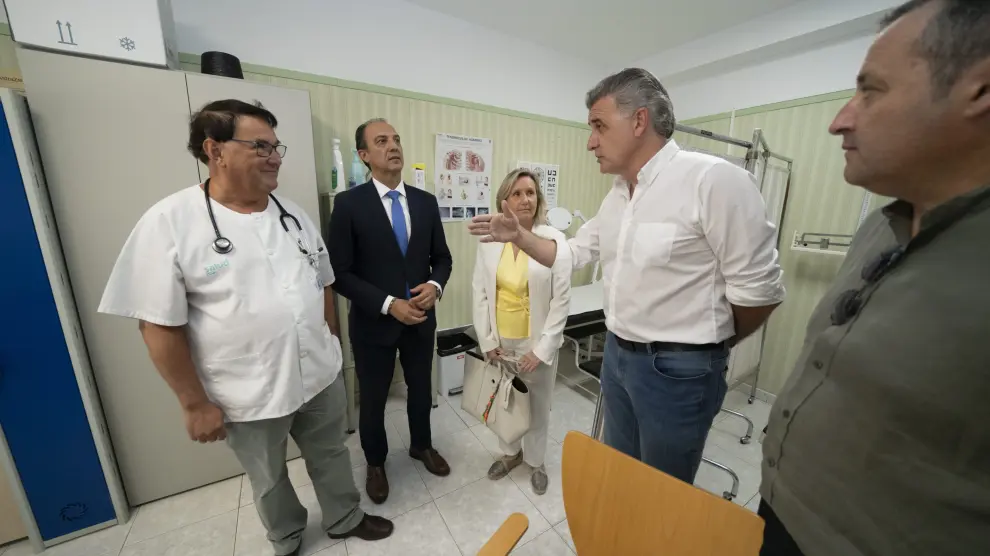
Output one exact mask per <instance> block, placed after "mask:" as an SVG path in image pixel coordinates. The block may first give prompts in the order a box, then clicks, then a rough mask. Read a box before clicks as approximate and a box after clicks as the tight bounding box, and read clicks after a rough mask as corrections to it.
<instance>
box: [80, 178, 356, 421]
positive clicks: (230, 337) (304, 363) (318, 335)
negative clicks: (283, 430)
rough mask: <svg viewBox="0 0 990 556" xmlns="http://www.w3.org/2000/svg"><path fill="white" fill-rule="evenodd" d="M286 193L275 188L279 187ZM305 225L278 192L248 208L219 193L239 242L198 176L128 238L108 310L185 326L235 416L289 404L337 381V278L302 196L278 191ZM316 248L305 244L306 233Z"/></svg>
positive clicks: (208, 385) (211, 389)
mask: <svg viewBox="0 0 990 556" xmlns="http://www.w3.org/2000/svg"><path fill="white" fill-rule="evenodd" d="M275 195H276V196H278V192H277V191H276V193H275ZM279 201H280V202H281V203H282V205H283V206H284V207H285V210H286V211H287V212H288V213H289V214H292V215H293V216H295V217H296V218H297V219H298V220H299V223H300V225H301V226H302V232H301V233H300V232H299V231H298V230H297V229H296V227H295V224H294V223H293V222H292V221H291V219H288V218H286V219H285V221H286V224H287V225H288V227H289V231H288V232H286V231H285V230H284V229H283V228H282V225H281V224H280V222H279V211H278V208H277V207H276V205H275V203H273V202H271V201H269V203H268V207H267V208H266V209H265V211H263V212H257V213H253V214H241V213H237V212H234V211H232V210H230V209H228V208H226V207H224V206H223V205H221V204H219V203H217V202H215V201H212V200H211V201H210V202H211V203H212V207H213V212H214V215H215V216H216V221H217V226H218V228H219V229H220V233H221V234H222V235H223V236H225V237H227V238H228V239H230V240H231V242H232V243H233V245H234V249H233V251H231V252H230V253H227V254H218V253H216V252H215V251H214V250H213V249H212V245H213V241H214V239H215V237H216V236H215V233H214V230H213V226H212V225H211V223H210V218H209V214H208V212H207V209H206V198H205V196H204V195H203V190H202V188H201V187H200V186H199V185H195V186H192V187H188V188H186V189H183V190H181V191H179V192H177V193H175V194H173V195H170V196H169V197H166V198H165V199H163V200H161V201H159V202H158V203H157V204H155V205H154V206H153V207H152V208H151V209H149V210H148V212H146V213H145V214H144V216H142V217H141V219H140V220H139V221H138V223H137V225H136V226H135V227H134V230H133V231H132V232H131V235H130V237H128V238H127V241H126V243H125V244H124V247H123V249H122V250H121V252H120V256H119V257H118V259H117V263H116V265H115V266H114V269H113V272H112V273H111V275H110V279H109V281H108V282H107V286H106V290H105V291H104V293H103V299H102V301H101V302H100V307H99V311H100V312H101V313H108V314H113V315H120V316H124V317H130V318H134V319H140V320H144V321H148V322H150V323H154V324H158V325H162V326H186V329H187V334H188V338H189V344H190V349H191V351H192V358H193V363H194V364H195V365H196V370H197V372H198V374H199V378H200V381H201V382H202V383H203V387H204V389H205V390H206V393H207V395H208V396H209V398H210V399H211V400H212V401H213V402H214V403H216V404H217V405H218V406H219V407H220V408H221V409H223V411H224V415H225V416H226V419H227V420H228V421H232V422H242V421H256V420H261V419H272V418H276V417H282V416H285V415H289V414H291V413H293V412H295V411H296V410H298V409H299V408H300V407H301V406H302V405H303V404H304V403H306V402H307V401H309V400H310V399H312V398H313V397H314V396H315V395H316V394H319V393H320V392H321V391H323V390H324V389H325V388H327V387H328V386H330V384H332V383H333V381H334V380H335V379H336V378H337V375H338V374H339V372H340V368H341V364H342V359H343V357H342V354H341V348H340V342H339V340H337V338H335V337H333V336H332V335H331V334H330V329H329V327H328V326H327V324H326V321H325V319H324V314H323V308H324V305H323V303H324V298H323V295H324V288H325V287H326V286H329V285H330V284H332V283H333V280H334V276H333V269H332V268H331V267H330V259H329V255H328V253H327V248H326V246H325V245H324V243H323V239H322V238H321V237H320V234H319V231H318V229H317V227H316V226H315V225H314V224H313V222H312V221H311V220H310V219H309V217H308V216H307V215H306V213H305V212H303V210H302V209H301V208H299V206H298V205H296V204H295V203H293V202H292V201H290V200H289V199H287V198H285V197H281V196H279ZM300 240H301V241H302V243H303V245H304V247H305V248H306V249H307V251H309V252H310V253H312V254H313V255H312V257H306V256H305V255H303V254H302V253H301V252H300V250H299V247H298V246H297V242H298V241H300Z"/></svg>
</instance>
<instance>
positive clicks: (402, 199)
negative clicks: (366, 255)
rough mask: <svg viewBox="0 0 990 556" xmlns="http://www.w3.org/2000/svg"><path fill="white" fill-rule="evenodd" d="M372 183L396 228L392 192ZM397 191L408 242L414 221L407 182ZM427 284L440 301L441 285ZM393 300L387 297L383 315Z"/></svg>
mask: <svg viewBox="0 0 990 556" xmlns="http://www.w3.org/2000/svg"><path fill="white" fill-rule="evenodd" d="M371 181H372V183H374V184H375V189H377V190H378V196H379V197H381V199H382V206H383V207H385V214H386V215H387V216H388V223H389V224H392V226H393V227H394V226H395V223H394V222H392V199H390V198H389V197H388V192H389V191H392V190H391V189H389V188H388V186H387V185H385V184H384V183H382V182H380V181H378V180H376V179H375V178H371ZM395 190H396V191H398V192H399V199H398V201H399V204H400V205H402V214H403V216H405V217H406V239H407V240H408V239H409V238H410V237H412V219H411V218H410V217H409V201H408V199H406V184H405V182H402V181H400V182H399V185H398V187H396V188H395ZM427 284H433V285H434V286H436V288H437V299H440V296H441V295H443V288H442V287H441V286H440V284H438V283H436V282H434V281H433V280H430V281H429V282H427ZM416 286H417V284H409V287H410V288H413V287H416ZM393 299H395V298H394V297H392V296H391V295H389V296H386V297H385V304H384V305H382V314H383V315H387V314H388V307H389V305H391V304H392V300H393Z"/></svg>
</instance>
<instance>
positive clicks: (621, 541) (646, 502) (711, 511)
mask: <svg viewBox="0 0 990 556" xmlns="http://www.w3.org/2000/svg"><path fill="white" fill-rule="evenodd" d="M563 481H564V509H565V511H566V513H567V521H568V524H569V526H570V530H571V536H572V537H573V538H574V545H575V547H576V548H577V553H578V556H599V555H601V556H605V555H613V554H622V555H623V556H637V555H641V554H642V555H646V554H651V555H652V554H676V555H678V556H756V555H757V554H759V552H760V546H761V545H762V543H763V520H762V519H761V518H760V517H758V516H757V515H756V514H754V513H752V512H750V511H749V510H747V509H746V508H743V507H741V506H737V505H735V504H733V503H732V502H729V501H727V500H723V499H721V498H719V497H717V496H715V495H713V494H710V493H708V492H705V491H703V490H701V489H699V488H696V487H694V486H692V485H689V484H687V483H684V482H682V481H679V480H677V479H675V478H673V477H671V476H670V475H667V474H666V473H662V472H660V471H658V470H656V469H654V468H652V467H650V466H648V465H646V464H644V463H642V462H640V461H637V460H635V459H633V458H631V457H629V456H627V455H625V454H623V453H621V452H619V451H617V450H614V449H612V448H609V447H608V446H605V445H604V444H602V443H600V442H598V441H596V440H593V439H592V438H590V437H588V436H586V435H584V434H581V433H578V432H573V431H572V432H570V433H568V434H567V437H566V438H565V439H564V460H563Z"/></svg>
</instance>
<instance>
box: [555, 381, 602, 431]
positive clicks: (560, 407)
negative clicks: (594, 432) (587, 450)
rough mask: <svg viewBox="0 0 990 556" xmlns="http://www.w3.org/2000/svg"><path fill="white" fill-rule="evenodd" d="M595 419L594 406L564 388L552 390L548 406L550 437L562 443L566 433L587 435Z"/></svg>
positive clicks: (557, 387) (558, 386)
mask: <svg viewBox="0 0 990 556" xmlns="http://www.w3.org/2000/svg"><path fill="white" fill-rule="evenodd" d="M594 419H595V404H594V403H592V402H590V401H588V400H587V399H585V398H583V397H581V395H580V394H578V393H577V392H574V391H573V390H571V389H570V388H568V387H566V386H561V385H557V386H556V387H555V388H554V392H553V399H552V401H551V406H550V437H551V438H553V439H554V440H555V441H556V442H558V443H562V442H564V437H566V436H567V433H568V432H570V431H572V430H576V431H580V432H583V433H585V434H589V433H590V431H591V425H592V422H593V421H594Z"/></svg>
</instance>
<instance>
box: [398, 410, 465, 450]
mask: <svg viewBox="0 0 990 556" xmlns="http://www.w3.org/2000/svg"><path fill="white" fill-rule="evenodd" d="M388 420H389V421H391V423H392V426H394V427H395V430H397V431H399V438H401V439H402V444H403V445H404V446H406V447H407V448H408V447H410V446H412V444H411V443H410V442H411V441H410V435H409V415H408V414H407V413H406V411H405V410H404V409H403V410H402V411H393V412H392V413H389V414H388ZM466 428H467V425H465V424H464V421H463V420H461V418H460V417H458V416H457V413H455V412H454V409H453V408H452V407H450V405H448V404H447V403H446V402H444V401H440V402H439V404H438V406H437V407H436V408H434V409H433V411H431V412H430V433H431V436H432V437H433V440H434V442H435V441H436V440H437V439H438V438H442V437H444V436H447V435H450V434H453V433H455V432H458V431H462V430H464V429H466Z"/></svg>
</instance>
